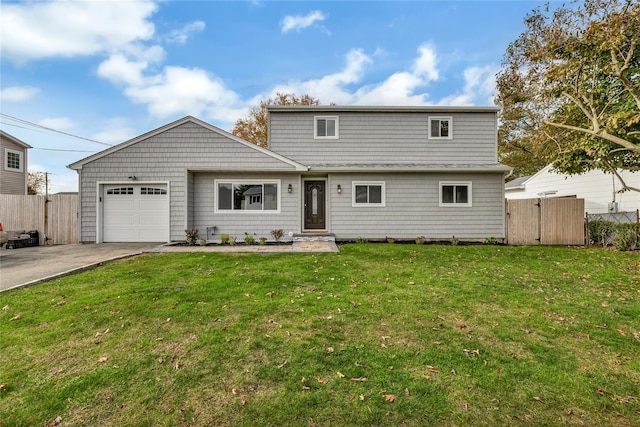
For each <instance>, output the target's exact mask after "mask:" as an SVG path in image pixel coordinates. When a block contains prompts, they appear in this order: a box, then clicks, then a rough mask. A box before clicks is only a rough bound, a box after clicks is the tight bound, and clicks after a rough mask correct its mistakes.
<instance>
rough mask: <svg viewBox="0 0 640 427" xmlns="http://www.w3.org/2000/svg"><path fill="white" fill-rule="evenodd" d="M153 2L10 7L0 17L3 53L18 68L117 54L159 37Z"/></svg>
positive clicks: (99, 2)
mask: <svg viewBox="0 0 640 427" xmlns="http://www.w3.org/2000/svg"><path fill="white" fill-rule="evenodd" d="M156 10H157V5H156V4H155V3H154V2H153V1H150V0H139V1H113V2H112V1H79V2H76V1H64V0H58V1H52V2H28V3H9V4H3V5H2V14H0V28H1V30H0V38H1V39H2V45H1V47H0V52H1V53H2V55H3V56H5V58H8V59H12V60H15V61H18V62H21V61H27V60H33V59H40V58H49V57H73V56H79V55H93V54H97V53H103V52H109V51H113V50H117V49H119V48H120V47H122V46H125V45H127V44H130V43H132V42H134V41H138V40H149V39H150V38H151V37H152V36H153V34H154V31H155V28H154V25H153V23H151V22H150V21H149V18H150V17H151V15H153V13H154V12H155V11H156Z"/></svg>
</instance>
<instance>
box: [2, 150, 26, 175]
mask: <svg viewBox="0 0 640 427" xmlns="http://www.w3.org/2000/svg"><path fill="white" fill-rule="evenodd" d="M4 168H5V169H6V170H9V171H14V172H22V151H16V150H11V149H9V148H7V149H5V155H4Z"/></svg>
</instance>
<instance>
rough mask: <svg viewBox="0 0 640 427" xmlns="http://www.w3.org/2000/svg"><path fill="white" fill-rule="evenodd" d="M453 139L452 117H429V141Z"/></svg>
mask: <svg viewBox="0 0 640 427" xmlns="http://www.w3.org/2000/svg"><path fill="white" fill-rule="evenodd" d="M451 138H453V119H452V118H451V117H429V139H451Z"/></svg>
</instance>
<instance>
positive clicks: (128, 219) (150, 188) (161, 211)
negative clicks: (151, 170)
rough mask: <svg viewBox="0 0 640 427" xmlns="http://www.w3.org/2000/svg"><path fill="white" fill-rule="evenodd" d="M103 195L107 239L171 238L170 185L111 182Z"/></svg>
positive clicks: (103, 230)
mask: <svg viewBox="0 0 640 427" xmlns="http://www.w3.org/2000/svg"><path fill="white" fill-rule="evenodd" d="M102 194H103V196H102V200H103V208H102V209H103V214H102V219H103V221H102V223H103V227H102V233H103V234H102V241H103V242H167V241H169V194H168V191H167V184H133V185H132V184H128V183H127V184H109V185H104V186H103V192H102Z"/></svg>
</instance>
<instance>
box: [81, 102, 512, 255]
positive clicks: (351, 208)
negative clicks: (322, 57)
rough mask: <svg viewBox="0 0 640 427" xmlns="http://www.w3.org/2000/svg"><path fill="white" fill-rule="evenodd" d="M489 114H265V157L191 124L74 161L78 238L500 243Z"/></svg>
mask: <svg viewBox="0 0 640 427" xmlns="http://www.w3.org/2000/svg"><path fill="white" fill-rule="evenodd" d="M498 110H499V109H498V108H496V107H356V106H348V107H339V106H272V107H269V146H268V148H262V147H259V146H256V145H254V144H251V143H249V142H247V141H244V140H242V139H240V138H238V137H236V136H234V135H232V134H230V133H228V132H226V131H224V130H222V129H219V128H217V127H215V126H212V125H210V124H208V123H205V122H203V121H201V120H198V119H196V118H194V117H190V116H188V117H185V118H182V119H180V120H177V121H175V122H173V123H169V124H167V125H165V126H163V127H160V128H158V129H156V130H153V131H151V132H148V133H146V134H144V135H141V136H139V137H137V138H134V139H132V140H130V141H127V142H124V143H122V144H119V145H117V146H114V147H111V148H108V149H106V150H104V151H102V152H100V153H97V154H94V155H92V156H90V157H87V158H85V159H83V160H80V161H78V162H76V163H73V164H71V165H69V168H71V169H74V170H76V171H77V172H78V175H79V192H80V201H79V204H80V206H79V212H80V224H79V229H80V230H79V233H80V240H81V241H84V242H122V241H158V242H166V241H180V240H184V239H185V233H184V230H185V229H191V228H197V229H199V230H200V231H201V237H204V233H205V232H206V234H207V235H206V237H207V239H208V240H213V241H215V240H217V239H219V237H220V235H221V234H229V235H231V236H243V235H244V234H245V233H248V234H253V235H255V236H256V237H262V236H264V237H267V238H270V232H271V231H272V230H277V229H282V230H284V232H285V233H286V234H288V235H294V234H300V233H330V234H333V235H335V238H336V239H338V240H352V239H357V238H358V237H364V238H367V239H384V238H385V237H387V236H388V237H393V238H395V239H414V238H415V237H417V236H421V235H423V236H425V237H427V238H428V239H452V238H454V237H455V238H456V239H468V240H483V239H486V238H490V237H494V238H498V239H501V238H504V233H505V215H504V211H505V208H504V203H505V202H504V176H505V173H506V172H508V171H509V168H508V167H506V166H504V165H501V164H500V163H498V161H497V112H498Z"/></svg>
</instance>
